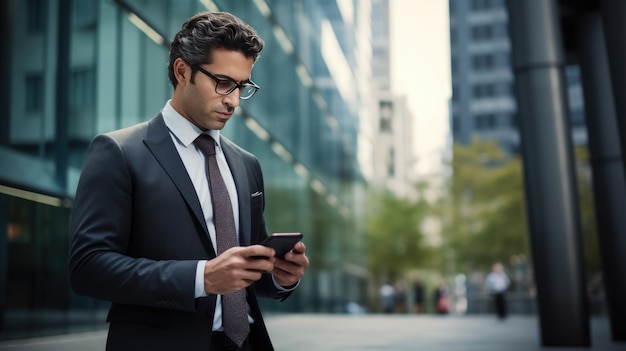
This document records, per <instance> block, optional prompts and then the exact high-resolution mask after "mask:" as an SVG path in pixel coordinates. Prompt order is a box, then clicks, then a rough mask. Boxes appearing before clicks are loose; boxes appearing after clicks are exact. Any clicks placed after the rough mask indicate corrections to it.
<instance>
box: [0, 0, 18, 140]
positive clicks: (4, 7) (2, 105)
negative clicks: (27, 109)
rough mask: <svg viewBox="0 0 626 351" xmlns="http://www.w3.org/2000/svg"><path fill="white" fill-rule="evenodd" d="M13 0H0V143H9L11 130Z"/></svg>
mask: <svg viewBox="0 0 626 351" xmlns="http://www.w3.org/2000/svg"><path fill="white" fill-rule="evenodd" d="M13 8H14V2H13V1H11V0H10V1H2V2H1V3H0V33H3V38H2V40H0V52H2V53H3V54H2V55H0V76H1V77H4V79H0V116H2V118H0V145H8V144H9V131H10V130H11V120H12V118H11V117H10V116H11V115H10V113H11V97H12V94H11V79H9V77H11V76H12V73H13V72H12V71H11V57H12V55H11V45H12V43H11V38H12V34H11V33H12V32H13V31H12V30H11V28H13V27H12V23H13V21H12V20H11V19H12V18H13V16H14V15H15V14H14V12H15V11H14V10H13Z"/></svg>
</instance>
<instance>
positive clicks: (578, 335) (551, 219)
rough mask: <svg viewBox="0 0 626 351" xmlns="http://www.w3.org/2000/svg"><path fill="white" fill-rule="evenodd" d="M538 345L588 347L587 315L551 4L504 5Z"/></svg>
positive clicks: (532, 0) (527, 0)
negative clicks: (510, 57)
mask: <svg viewBox="0 0 626 351" xmlns="http://www.w3.org/2000/svg"><path fill="white" fill-rule="evenodd" d="M507 5H508V11H509V25H510V35H511V43H512V48H513V55H512V60H513V69H514V71H515V88H516V95H517V106H518V113H519V121H520V132H521V144H522V156H523V161H524V181H525V190H526V203H527V213H528V222H529V230H530V243H531V248H532V256H533V271H534V274H535V282H536V284H537V301H538V307H539V324H540V331H541V342H542V344H543V345H544V346H589V345H590V330H589V312H588V306H587V296H586V289H585V279H584V267H583V260H582V252H583V251H582V238H581V225H580V216H579V206H578V197H577V192H576V179H575V173H574V158H573V152H572V142H571V133H570V126H569V118H568V113H567V111H568V108H567V96H566V89H565V79H564V76H563V66H564V64H565V62H564V55H563V48H562V39H561V38H562V37H561V32H560V25H559V17H558V7H557V2H556V0H508V1H507Z"/></svg>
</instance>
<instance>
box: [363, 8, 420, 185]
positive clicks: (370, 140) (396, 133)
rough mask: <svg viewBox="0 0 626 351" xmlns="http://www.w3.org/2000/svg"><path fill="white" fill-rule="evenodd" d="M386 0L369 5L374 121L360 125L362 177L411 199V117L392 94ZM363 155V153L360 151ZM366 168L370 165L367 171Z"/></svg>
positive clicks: (401, 97) (403, 98)
mask: <svg viewBox="0 0 626 351" xmlns="http://www.w3.org/2000/svg"><path fill="white" fill-rule="evenodd" d="M390 12H391V11H390V1H389V0H374V1H372V47H373V57H372V75H373V77H374V80H373V81H374V88H375V91H374V94H375V96H376V99H375V102H376V104H375V106H372V110H373V111H375V115H374V118H373V119H372V120H370V121H369V123H368V122H365V121H364V122H363V124H362V125H361V129H362V133H361V136H362V138H363V140H362V143H361V145H363V147H361V149H366V148H371V151H369V152H363V153H362V156H363V158H362V165H363V166H362V167H361V169H362V170H363V173H364V174H365V176H366V177H367V179H368V180H369V183H370V184H372V185H374V186H376V187H378V188H382V189H386V190H388V191H390V192H392V193H393V194H394V195H396V196H398V197H407V196H412V195H413V191H412V190H413V182H414V181H415V179H416V176H415V171H414V167H413V166H414V163H415V153H414V150H413V138H414V135H413V132H412V131H413V115H412V113H411V110H410V109H409V106H408V104H407V100H406V96H404V95H402V94H397V93H395V92H393V91H392V88H391V86H392V84H391V83H392V82H391V44H390V43H391V25H390V23H391V15H390ZM363 151H365V150H363ZM368 165H371V166H369V167H368Z"/></svg>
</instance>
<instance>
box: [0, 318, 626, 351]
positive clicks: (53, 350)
mask: <svg viewBox="0 0 626 351" xmlns="http://www.w3.org/2000/svg"><path fill="white" fill-rule="evenodd" d="M266 322H267V327H268V329H269V331H270V335H271V337H272V340H273V342H274V346H275V348H276V350H277V351H281V350H297V351H339V350H341V351H357V350H359V351H361V350H362V351H374V350H380V351H383V350H384V351H400V350H401V351H409V350H426V351H431V350H445V351H535V350H550V351H581V350H598V351H626V343H614V342H612V341H611V337H610V330H609V321H608V320H607V319H593V320H592V321H591V332H592V347H590V348H568V347H541V346H540V337H539V331H538V322H537V319H536V318H535V317H532V316H512V317H510V318H509V319H507V320H506V321H503V322H499V321H497V320H496V319H495V318H494V317H491V316H444V317H440V316H433V315H424V316H415V315H375V314H374V315H361V316H348V315H325V314H286V315H268V316H267V317H266ZM105 340H106V331H95V332H86V333H77V334H70V335H62V336H54V337H45V338H34V339H28V340H20V341H5V342H0V350H1V351H8V350H11V351H18V350H19V351H25V350H28V351H44V350H45V351H61V350H63V351H78V350H80V351H91V350H94V351H101V350H104V345H105ZM181 346H182V345H181Z"/></svg>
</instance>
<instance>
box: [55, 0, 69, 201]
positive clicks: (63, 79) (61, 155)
mask: <svg viewBox="0 0 626 351" xmlns="http://www.w3.org/2000/svg"><path fill="white" fill-rule="evenodd" d="M71 9H72V6H71V0H59V8H58V11H59V12H58V16H57V17H58V27H57V28H58V33H57V72H56V77H55V79H56V99H55V100H56V110H55V117H56V119H55V121H56V122H55V142H54V155H55V166H56V174H55V175H56V181H57V183H58V184H59V186H60V187H61V188H62V189H63V190H66V191H65V192H66V193H67V189H66V188H67V167H68V155H69V147H68V143H69V140H68V122H67V121H68V120H69V113H70V108H69V103H70V102H69V87H70V84H69V82H70V81H71V70H70V39H71V36H70V31H71V28H72V16H71Z"/></svg>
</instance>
